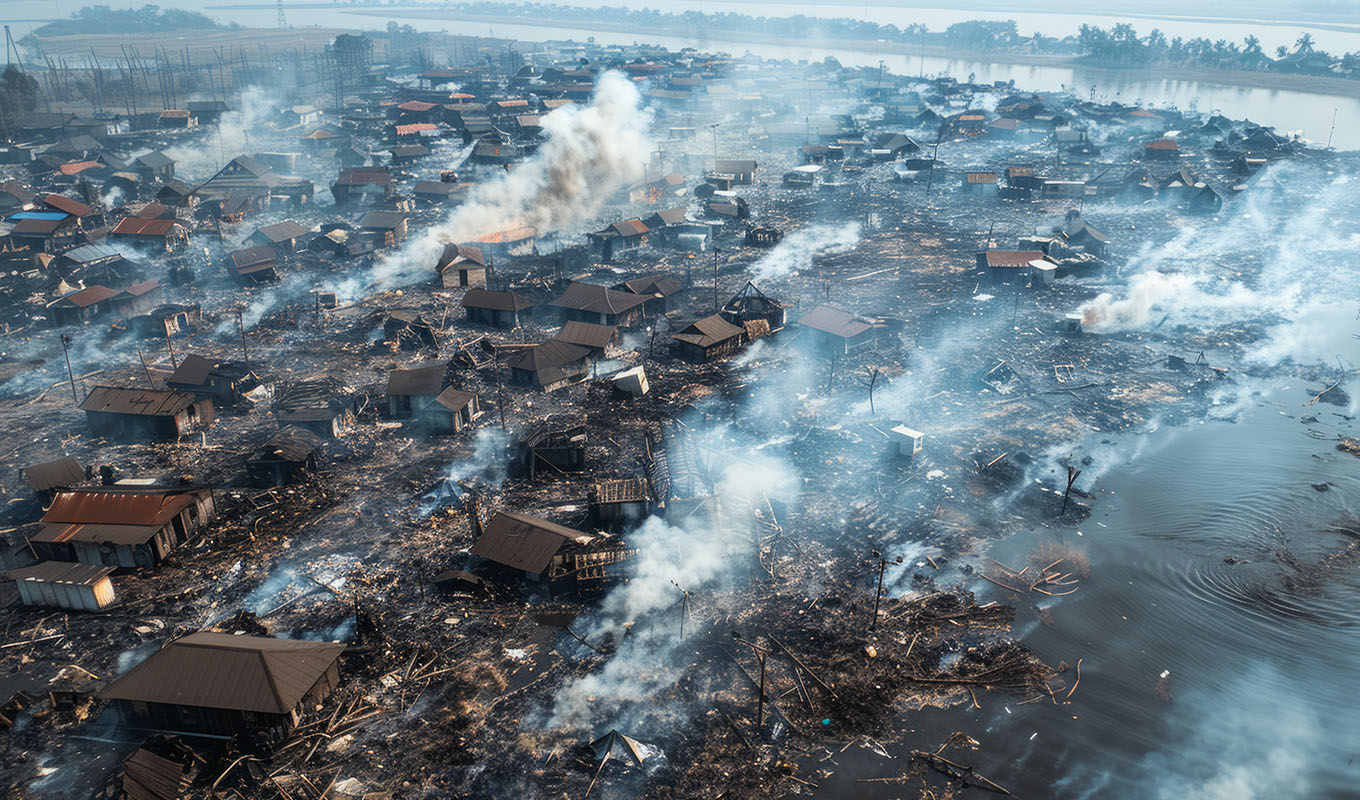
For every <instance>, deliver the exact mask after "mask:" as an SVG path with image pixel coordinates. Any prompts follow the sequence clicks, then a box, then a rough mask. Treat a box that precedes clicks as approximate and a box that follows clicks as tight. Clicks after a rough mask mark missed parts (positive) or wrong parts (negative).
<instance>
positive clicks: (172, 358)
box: [165, 328, 179, 369]
mask: <svg viewBox="0 0 1360 800" xmlns="http://www.w3.org/2000/svg"><path fill="white" fill-rule="evenodd" d="M165 348H166V349H167V350H169V351H170V367H171V368H172V369H179V364H178V363H177V362H176V359H175V345H174V343H172V342H171V341H170V329H169V328H166V329H165Z"/></svg>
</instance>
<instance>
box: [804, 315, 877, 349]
mask: <svg viewBox="0 0 1360 800" xmlns="http://www.w3.org/2000/svg"><path fill="white" fill-rule="evenodd" d="M798 326H799V327H800V328H802V329H803V331H804V336H807V337H808V338H809V339H810V341H811V342H812V343H813V345H814V346H815V347H817V348H818V349H821V350H828V351H831V352H843V353H848V352H850V351H851V350H854V349H856V348H859V347H863V346H865V345H867V344H871V343H872V342H873V336H874V334H873V329H874V326H873V323H871V322H869V321H868V320H865V319H861V318H859V317H856V316H855V315H854V314H850V313H848V312H845V311H841V310H840V309H838V308H832V307H831V306H827V305H821V306H817V307H816V308H814V309H812V310H811V311H809V312H808V313H806V314H804V315H803V316H802V317H800V318H799V319H798Z"/></svg>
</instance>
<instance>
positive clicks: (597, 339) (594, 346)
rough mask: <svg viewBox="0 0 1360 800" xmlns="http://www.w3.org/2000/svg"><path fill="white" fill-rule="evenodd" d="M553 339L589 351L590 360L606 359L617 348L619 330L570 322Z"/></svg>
mask: <svg viewBox="0 0 1360 800" xmlns="http://www.w3.org/2000/svg"><path fill="white" fill-rule="evenodd" d="M552 338H554V339H556V340H557V341H559V342H566V343H567V344H574V345H576V346H577V347H584V348H585V349H587V350H589V351H590V354H591V357H592V358H608V357H609V356H610V355H611V354H612V353H613V351H614V350H615V349H617V348H618V346H619V329H618V328H615V327H614V326H613V325H596V324H595V323H593V322H576V321H575V320H572V321H570V322H567V324H565V325H563V326H562V330H560V331H558V332H557V333H555V334H553V337H552Z"/></svg>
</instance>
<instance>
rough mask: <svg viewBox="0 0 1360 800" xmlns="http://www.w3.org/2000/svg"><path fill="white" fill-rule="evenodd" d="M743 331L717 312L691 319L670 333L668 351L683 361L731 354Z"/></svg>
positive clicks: (696, 360) (738, 345)
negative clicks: (681, 328) (675, 331)
mask: <svg viewBox="0 0 1360 800" xmlns="http://www.w3.org/2000/svg"><path fill="white" fill-rule="evenodd" d="M745 335H746V331H745V330H744V329H742V328H739V327H737V326H736V325H733V324H732V323H730V322H728V321H727V320H725V319H723V318H722V316H720V315H718V314H713V315H712V316H708V317H704V318H703V319H699V320H695V321H694V322H692V323H690V324H689V325H688V326H686V327H685V328H684V329H683V330H681V331H680V332H678V333H675V334H673V335H672V336H671V354H672V355H674V356H676V357H677V358H683V359H685V360H686V361H693V362H704V361H711V360H713V359H715V358H721V357H722V356H727V355H731V354H733V353H735V352H737V350H738V349H740V348H741V343H742V341H743V339H744V338H745Z"/></svg>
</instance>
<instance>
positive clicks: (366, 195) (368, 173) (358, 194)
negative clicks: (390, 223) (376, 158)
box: [331, 167, 397, 208]
mask: <svg viewBox="0 0 1360 800" xmlns="http://www.w3.org/2000/svg"><path fill="white" fill-rule="evenodd" d="M331 194H332V195H334V197H335V204H336V205H337V206H339V207H341V208H344V207H346V206H354V205H369V206H372V205H381V204H383V203H386V202H387V201H389V200H391V199H392V198H393V197H395V196H396V194H397V187H396V184H395V183H394V182H393V181H392V173H390V172H388V171H387V168H385V167H346V168H344V169H341V170H340V175H339V177H338V178H336V180H335V183H333V184H331Z"/></svg>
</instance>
